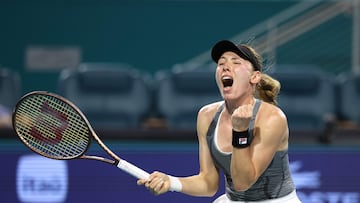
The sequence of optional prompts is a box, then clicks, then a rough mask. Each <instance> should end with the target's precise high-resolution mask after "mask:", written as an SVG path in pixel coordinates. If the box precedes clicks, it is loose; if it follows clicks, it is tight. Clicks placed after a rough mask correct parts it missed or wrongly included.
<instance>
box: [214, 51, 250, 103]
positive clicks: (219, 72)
mask: <svg viewBox="0 0 360 203" xmlns="http://www.w3.org/2000/svg"><path fill="white" fill-rule="evenodd" d="M253 72H254V71H253V67H252V64H251V63H250V62H249V61H247V60H245V59H243V58H241V57H240V56H238V55H237V54H235V53H234V52H231V51H228V52H225V53H224V54H223V55H222V56H221V57H220V59H219V61H218V64H217V68H216V83H217V85H218V88H219V90H220V93H221V95H222V97H223V98H224V100H231V99H237V98H239V97H242V96H244V95H246V94H252V92H253V90H252V85H251V83H250V79H251V75H252V73H253Z"/></svg>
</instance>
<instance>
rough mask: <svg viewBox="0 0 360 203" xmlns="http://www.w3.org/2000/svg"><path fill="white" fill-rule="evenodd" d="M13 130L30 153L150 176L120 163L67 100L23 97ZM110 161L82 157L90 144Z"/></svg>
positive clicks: (45, 95)
mask: <svg viewBox="0 0 360 203" xmlns="http://www.w3.org/2000/svg"><path fill="white" fill-rule="evenodd" d="M12 120H13V128H14V130H15V132H16V134H17V135H18V137H19V138H20V140H21V141H22V142H23V143H24V144H25V145H26V146H27V147H28V148H30V149H31V150H32V151H34V152H35V153H37V154H40V155H42V156H44V157H48V158H51V159H57V160H71V159H76V158H80V159H90V160H97V161H101V162H105V163H108V164H112V165H115V166H117V167H118V168H120V169H121V170H123V171H125V172H127V173H129V174H130V175H132V176H134V177H136V178H138V179H148V178H149V173H147V172H145V171H144V170H142V169H140V168H138V167H136V166H135V165H133V164H131V163H129V162H127V161H125V160H124V159H120V158H119V157H118V156H117V155H116V154H114V153H113V152H112V151H111V150H110V149H109V148H108V147H106V146H105V144H104V143H103V142H102V141H101V140H100V138H99V137H98V136H97V135H96V133H95V131H94V130H93V129H92V127H91V125H90V123H89V121H88V120H87V119H86V117H85V116H84V114H83V113H82V112H81V111H80V110H79V108H77V107H76V106H75V105H74V104H73V103H71V102H70V101H69V100H67V99H65V98H63V97H61V96H59V95H56V94H53V93H49V92H45V91H35V92H30V93H28V94H26V95H24V96H23V97H22V98H21V99H20V100H19V101H18V103H17V104H16V106H15V108H14V111H13V115H12ZM93 139H94V140H95V141H96V142H97V143H98V144H99V145H100V146H101V148H102V149H103V150H104V151H105V152H106V153H107V154H108V155H109V156H110V157H111V158H112V159H108V158H104V157H100V156H90V155H85V153H86V151H87V150H88V149H89V146H90V143H91V141H92V140H93Z"/></svg>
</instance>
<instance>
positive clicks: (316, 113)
mask: <svg viewBox="0 0 360 203" xmlns="http://www.w3.org/2000/svg"><path fill="white" fill-rule="evenodd" d="M270 75H271V76H273V77H274V78H275V79H277V80H279V81H280V83H281V89H280V94H279V97H278V105H279V106H280V108H281V109H282V110H283V111H284V112H285V114H286V116H287V118H288V124H289V129H290V130H305V131H306V130H313V131H322V130H324V129H325V128H326V124H327V123H328V122H329V121H331V120H333V119H334V117H335V114H336V102H335V79H334V76H332V75H329V74H327V73H325V72H324V71H322V70H321V69H319V68H318V67H317V66H312V65H279V66H277V69H276V70H275V72H273V73H271V74H270Z"/></svg>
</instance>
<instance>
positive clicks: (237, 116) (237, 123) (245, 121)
mask: <svg viewBox="0 0 360 203" xmlns="http://www.w3.org/2000/svg"><path fill="white" fill-rule="evenodd" d="M253 108H254V104H246V105H242V106H239V107H238V108H237V109H235V110H234V112H233V113H232V115H231V123H232V127H233V129H234V130H235V131H239V132H241V131H245V130H247V129H248V128H249V124H250V121H251V118H252V116H253Z"/></svg>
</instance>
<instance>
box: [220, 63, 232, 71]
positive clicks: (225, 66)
mask: <svg viewBox="0 0 360 203" xmlns="http://www.w3.org/2000/svg"><path fill="white" fill-rule="evenodd" d="M222 70H223V71H229V70H230V68H229V66H227V65H226V64H224V65H222Z"/></svg>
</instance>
